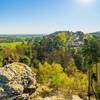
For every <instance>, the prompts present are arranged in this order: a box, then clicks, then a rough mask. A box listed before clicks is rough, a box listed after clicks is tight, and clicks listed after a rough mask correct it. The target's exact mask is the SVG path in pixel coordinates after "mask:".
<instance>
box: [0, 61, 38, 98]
mask: <svg viewBox="0 0 100 100" xmlns="http://www.w3.org/2000/svg"><path fill="white" fill-rule="evenodd" d="M35 89H36V78H35V73H34V72H33V71H32V70H31V68H30V67H28V66H27V65H25V64H22V63H17V62H15V63H12V64H8V65H6V66H4V67H2V68H0V100H3V99H4V100H6V99H5V98H14V99H15V98H17V97H18V96H19V95H23V94H31V93H33V92H34V91H35Z"/></svg>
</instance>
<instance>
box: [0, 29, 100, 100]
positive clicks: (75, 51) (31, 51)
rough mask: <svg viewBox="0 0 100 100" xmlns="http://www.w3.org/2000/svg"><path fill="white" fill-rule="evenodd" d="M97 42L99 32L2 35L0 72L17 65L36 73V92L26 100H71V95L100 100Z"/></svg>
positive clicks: (99, 46)
mask: <svg viewBox="0 0 100 100" xmlns="http://www.w3.org/2000/svg"><path fill="white" fill-rule="evenodd" d="M99 41H100V32H95V33H87V34H84V33H83V32H81V31H77V32H71V31H57V32H54V33H52V34H48V35H46V34H42V35H24V36H23V35H1V36H0V68H3V66H6V65H8V64H11V63H14V62H19V63H24V64H26V65H27V66H29V67H30V68H31V70H32V71H33V72H34V73H36V81H37V85H38V86H37V87H38V88H37V91H38V92H36V93H32V94H31V95H30V96H29V97H28V100H35V99H31V98H37V97H39V96H40V97H43V98H45V97H50V96H58V98H72V97H73V95H77V96H78V97H79V98H81V99H79V100H100V68H99V67H100V62H99V61H100V45H99V43H100V42H99ZM0 79H1V76H0ZM0 91H1V88H0ZM23 100H24V99H23ZM50 100H51V99H50ZM52 100H53V99H52ZM55 100H56V99H55ZM59 100H60V99H59ZM61 100H66V99H61ZM68 100H72V99H68ZM73 100H76V99H73ZM77 100H78V99H77Z"/></svg>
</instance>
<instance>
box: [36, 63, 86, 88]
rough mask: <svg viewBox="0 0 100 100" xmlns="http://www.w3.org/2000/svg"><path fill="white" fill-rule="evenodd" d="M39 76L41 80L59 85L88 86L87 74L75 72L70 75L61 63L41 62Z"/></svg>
mask: <svg viewBox="0 0 100 100" xmlns="http://www.w3.org/2000/svg"><path fill="white" fill-rule="evenodd" d="M38 75H39V76H38V77H39V80H40V82H42V83H49V84H51V85H55V86H58V87H66V86H67V88H68V87H70V88H71V89H82V90H86V88H87V75H85V74H83V73H82V72H78V71H76V72H74V73H73V75H72V74H71V75H70V76H68V75H67V74H66V73H64V71H63V68H62V66H61V65H60V64H56V63H53V64H52V65H50V64H48V63H47V62H45V63H44V64H43V65H42V64H39V69H38Z"/></svg>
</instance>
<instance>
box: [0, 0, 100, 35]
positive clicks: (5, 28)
mask: <svg viewBox="0 0 100 100" xmlns="http://www.w3.org/2000/svg"><path fill="white" fill-rule="evenodd" d="M99 5H100V0H85V1H84V0H0V33H1V34H16V33H17V34H20V33H23V34H25V33H26V34H28V33H34V34H36V33H51V32H54V31H59V30H70V31H78V30H81V31H84V32H94V31H100V6H99Z"/></svg>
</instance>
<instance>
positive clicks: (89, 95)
mask: <svg viewBox="0 0 100 100" xmlns="http://www.w3.org/2000/svg"><path fill="white" fill-rule="evenodd" d="M88 75H89V76H88V99H89V100H91V98H90V97H91V70H90V69H89V71H88Z"/></svg>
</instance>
